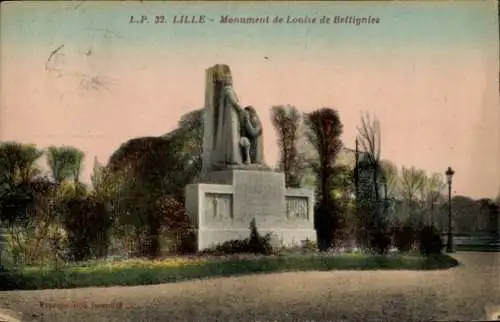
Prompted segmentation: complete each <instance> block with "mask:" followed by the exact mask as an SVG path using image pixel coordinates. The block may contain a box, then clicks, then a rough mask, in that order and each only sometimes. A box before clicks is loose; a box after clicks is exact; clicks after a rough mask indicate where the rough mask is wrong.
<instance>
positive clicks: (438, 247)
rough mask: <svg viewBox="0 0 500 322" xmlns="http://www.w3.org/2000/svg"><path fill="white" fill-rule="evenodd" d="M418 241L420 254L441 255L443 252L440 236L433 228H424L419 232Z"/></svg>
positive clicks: (427, 226) (428, 226)
mask: <svg viewBox="0 0 500 322" xmlns="http://www.w3.org/2000/svg"><path fill="white" fill-rule="evenodd" d="M418 241H419V250H420V253H421V254H423V255H427V256H429V255H435V254H441V252H442V250H443V246H444V244H443V241H442V240H441V234H440V233H439V231H438V230H437V229H436V228H435V227H434V226H430V225H426V226H424V227H423V228H422V229H421V230H420V232H419V236H418Z"/></svg>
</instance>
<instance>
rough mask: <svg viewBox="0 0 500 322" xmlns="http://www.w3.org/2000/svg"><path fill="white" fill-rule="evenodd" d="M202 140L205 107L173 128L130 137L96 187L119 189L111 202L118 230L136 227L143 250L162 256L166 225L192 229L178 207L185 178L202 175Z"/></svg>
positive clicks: (124, 231) (173, 230) (176, 232)
mask: <svg viewBox="0 0 500 322" xmlns="http://www.w3.org/2000/svg"><path fill="white" fill-rule="evenodd" d="M202 142H203V111H202V110H197V111H193V112H191V113H189V114H186V115H185V116H183V117H182V118H181V120H180V122H179V127H178V128H177V129H175V130H173V131H172V132H170V133H167V134H166V135H164V136H162V137H144V138H136V139H132V140H129V141H127V142H126V143H124V144H122V146H121V147H120V148H119V149H118V150H117V151H116V152H115V153H114V154H113V155H112V156H111V158H110V161H109V164H108V166H107V171H109V172H108V173H106V174H105V177H107V178H110V179H106V180H108V181H109V182H108V183H106V184H101V186H100V187H99V188H95V189H104V187H107V188H105V189H108V190H111V191H115V192H113V193H111V195H114V196H115V197H113V198H111V199H112V200H114V201H112V202H111V204H112V209H113V213H114V214H115V217H116V220H117V225H118V226H117V227H118V228H120V229H117V234H118V235H119V236H122V237H125V236H126V235H128V234H130V229H132V232H133V234H134V235H135V239H136V240H139V243H138V245H136V251H137V252H138V253H140V254H143V255H147V256H149V257H156V256H159V254H160V233H161V232H162V229H164V228H166V229H167V230H169V233H170V234H169V235H174V237H173V238H178V237H179V235H180V234H182V232H181V230H183V229H184V230H189V228H186V227H188V226H190V225H189V220H188V218H187V214H186V213H185V212H184V211H179V209H181V208H183V205H184V189H185V186H186V184H189V183H192V182H195V181H196V180H197V178H198V177H199V175H200V171H201V161H202V152H203V148H202ZM101 173H102V171H101ZM96 179H97V178H96ZM106 180H104V181H106ZM95 181H96V180H95ZM111 182H114V183H113V184H111ZM96 187H98V185H96ZM169 207H170V208H169ZM181 227H182V228H181ZM129 228H130V229H129Z"/></svg>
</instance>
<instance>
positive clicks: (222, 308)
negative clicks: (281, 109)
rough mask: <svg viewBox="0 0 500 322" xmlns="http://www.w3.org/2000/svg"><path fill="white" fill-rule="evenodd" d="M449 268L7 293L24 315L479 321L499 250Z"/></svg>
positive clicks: (490, 298) (495, 295)
mask: <svg viewBox="0 0 500 322" xmlns="http://www.w3.org/2000/svg"><path fill="white" fill-rule="evenodd" d="M456 257H457V259H458V260H459V261H461V262H462V263H463V265H462V266H460V267H456V268H453V269H450V270H446V271H431V272H409V271H378V272H377V271H366V272H353V271H332V272H307V273H284V274H270V275H254V276H245V277H234V278H218V279H211V280H203V281H190V282H183V283H177V284H162V285H151V286H136V287H110V288H84V289H73V290H45V291H11V292H1V293H0V307H3V308H6V309H10V310H12V311H14V312H18V313H19V316H20V317H22V320H23V321H72V322H76V321H215V320H218V321H259V320H260V321H262V320H267V321H269V320H280V321H283V320H287V321H290V320H293V319H298V320H309V321H311V320H316V321H323V320H342V321H367V320H368V321H369V320H373V321H374V320H376V321H389V320H392V321H393V320H398V321H399V320H401V321H404V320H408V321H417V320H418V321H423V320H429V319H440V320H480V319H484V318H485V315H484V314H485V313H484V307H485V305H487V304H500V276H499V275H500V270H499V267H500V253H458V254H456Z"/></svg>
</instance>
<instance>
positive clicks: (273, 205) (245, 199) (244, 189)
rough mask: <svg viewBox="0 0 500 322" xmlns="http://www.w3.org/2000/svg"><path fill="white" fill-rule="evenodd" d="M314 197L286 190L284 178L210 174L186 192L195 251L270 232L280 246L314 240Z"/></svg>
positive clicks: (238, 171)
mask: <svg viewBox="0 0 500 322" xmlns="http://www.w3.org/2000/svg"><path fill="white" fill-rule="evenodd" d="M313 207H314V192H313V191H312V190H310V189H286V188H285V177H284V174H283V173H278V172H274V171H262V170H260V171H259V170H251V169H249V170H244V169H231V170H224V171H214V172H209V173H207V174H206V176H205V177H204V179H203V183H198V184H191V185H188V186H187V187H186V208H187V210H188V213H189V215H190V216H191V217H192V220H193V222H194V223H195V225H196V229H197V240H198V250H203V249H206V248H209V247H212V246H215V245H217V244H220V243H222V242H224V241H227V240H231V239H244V238H247V237H248V236H249V233H250V230H249V226H250V222H251V221H252V219H255V221H256V224H257V229H258V230H259V233H261V234H262V235H265V234H266V233H272V234H274V235H276V236H275V238H277V239H279V240H280V241H281V244H282V245H283V246H292V245H297V244H300V243H301V241H303V240H305V239H309V240H316V231H315V230H314V215H313V209H314V208H313Z"/></svg>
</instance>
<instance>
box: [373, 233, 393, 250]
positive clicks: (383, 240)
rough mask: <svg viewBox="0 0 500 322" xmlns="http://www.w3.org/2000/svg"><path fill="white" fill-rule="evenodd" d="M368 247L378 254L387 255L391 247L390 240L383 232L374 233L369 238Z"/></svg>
mask: <svg viewBox="0 0 500 322" xmlns="http://www.w3.org/2000/svg"><path fill="white" fill-rule="evenodd" d="M370 246H371V249H373V250H374V251H375V252H376V253H378V254H387V252H388V251H389V247H390V246H391V238H390V236H389V235H388V234H386V233H384V232H381V231H377V232H374V233H373V234H372V236H371V240H370Z"/></svg>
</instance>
